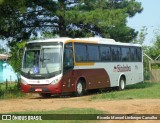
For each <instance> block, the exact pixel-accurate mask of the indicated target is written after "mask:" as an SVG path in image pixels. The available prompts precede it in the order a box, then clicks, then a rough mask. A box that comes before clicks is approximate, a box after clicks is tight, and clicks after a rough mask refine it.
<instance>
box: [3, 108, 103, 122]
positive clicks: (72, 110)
mask: <svg viewBox="0 0 160 123" xmlns="http://www.w3.org/2000/svg"><path fill="white" fill-rule="evenodd" d="M105 113H106V112H104V111H101V110H95V109H92V108H84V109H83V108H81V109H79V108H63V109H59V110H54V111H31V112H15V113H9V114H14V115H16V114H21V115H22V116H25V114H30V115H32V114H34V115H36V114H37V115H39V114H49V115H50V114H51V115H53V117H54V115H56V114H59V116H60V117H61V116H62V120H42V121H40V120H39V121H32V123H44V122H45V123H83V122H85V123H92V122H94V123H96V122H98V121H96V120H63V116H64V114H66V115H65V116H67V114H73V115H74V114H84V116H85V114H105ZM23 114H24V115H23ZM71 116H72V115H71ZM87 116H88V115H86V116H85V117H87ZM92 116H93V115H92ZM78 118H79V119H83V115H78ZM0 122H1V121H0ZM8 122H9V123H10V122H12V123H21V122H22V121H18V120H17V121H3V123H8ZM23 122H24V123H30V122H31V121H23Z"/></svg>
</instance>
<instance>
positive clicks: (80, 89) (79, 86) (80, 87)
mask: <svg viewBox="0 0 160 123" xmlns="http://www.w3.org/2000/svg"><path fill="white" fill-rule="evenodd" d="M83 94H84V84H83V82H82V80H79V81H78V82H77V85H76V92H75V96H77V97H79V96H82V95H83Z"/></svg>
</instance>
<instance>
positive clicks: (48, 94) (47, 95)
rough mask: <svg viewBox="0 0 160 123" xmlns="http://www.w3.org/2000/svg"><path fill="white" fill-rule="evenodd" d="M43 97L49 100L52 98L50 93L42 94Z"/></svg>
mask: <svg viewBox="0 0 160 123" xmlns="http://www.w3.org/2000/svg"><path fill="white" fill-rule="evenodd" d="M39 95H40V96H41V97H43V98H49V97H51V94H50V93H40V94H39Z"/></svg>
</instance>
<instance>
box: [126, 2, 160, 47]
mask: <svg viewBox="0 0 160 123" xmlns="http://www.w3.org/2000/svg"><path fill="white" fill-rule="evenodd" d="M137 1H138V2H141V3H142V7H143V8H144V9H143V11H142V13H140V14H136V15H135V16H134V17H133V18H130V19H128V26H130V27H132V28H134V29H136V30H137V31H139V30H140V29H142V27H143V26H146V28H147V29H148V31H147V33H148V34H147V36H146V39H145V42H144V44H145V45H152V42H153V40H154V36H155V35H154V32H157V30H159V29H160V0H137ZM159 33H160V31H159Z"/></svg>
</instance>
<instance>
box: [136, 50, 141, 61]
mask: <svg viewBox="0 0 160 123" xmlns="http://www.w3.org/2000/svg"><path fill="white" fill-rule="evenodd" d="M136 55H137V60H138V61H142V53H141V48H136Z"/></svg>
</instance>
